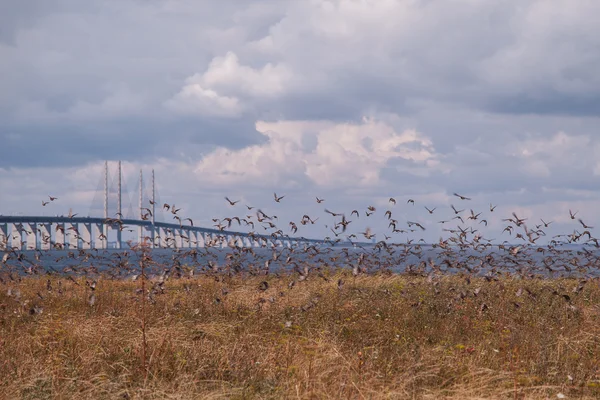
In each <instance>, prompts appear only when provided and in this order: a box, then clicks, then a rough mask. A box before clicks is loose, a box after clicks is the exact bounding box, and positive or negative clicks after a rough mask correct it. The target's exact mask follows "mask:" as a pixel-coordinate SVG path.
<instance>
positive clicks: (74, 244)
mask: <svg viewBox="0 0 600 400" xmlns="http://www.w3.org/2000/svg"><path fill="white" fill-rule="evenodd" d="M67 225H70V226H69V227H68V228H66V229H67V231H68V233H67V236H68V239H67V244H68V246H69V250H77V249H78V247H79V229H78V227H77V224H74V223H69V224H65V227H66V226H67Z"/></svg>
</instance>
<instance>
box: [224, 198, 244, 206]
mask: <svg viewBox="0 0 600 400" xmlns="http://www.w3.org/2000/svg"><path fill="white" fill-rule="evenodd" d="M225 200H227V202H228V203H229V205H230V206H235V205H236V204H237V203H239V202H240V201H239V200H236V201H231V200H229V197H227V196H225Z"/></svg>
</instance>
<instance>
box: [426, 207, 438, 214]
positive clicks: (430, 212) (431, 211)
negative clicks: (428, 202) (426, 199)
mask: <svg viewBox="0 0 600 400" xmlns="http://www.w3.org/2000/svg"><path fill="white" fill-rule="evenodd" d="M436 208H437V207H433V208H432V209H431V210H430V209H429V208H427V206H425V209H426V210H427V211H428V212H429V214H433V212H434V211H435V209H436Z"/></svg>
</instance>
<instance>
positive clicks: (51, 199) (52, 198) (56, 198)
mask: <svg viewBox="0 0 600 400" xmlns="http://www.w3.org/2000/svg"><path fill="white" fill-rule="evenodd" d="M48 198H49V199H50V201H54V200H58V197H52V196H48Z"/></svg>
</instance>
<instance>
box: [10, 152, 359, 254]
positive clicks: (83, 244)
mask: <svg viewBox="0 0 600 400" xmlns="http://www.w3.org/2000/svg"><path fill="white" fill-rule="evenodd" d="M104 172H105V173H104V217H103V218H100V217H79V216H54V217H47V216H3V215H0V250H11V249H12V250H79V249H108V248H109V244H110V242H109V234H110V232H113V233H116V235H114V236H116V242H115V246H114V248H116V249H120V248H122V247H123V240H122V232H123V231H124V230H130V231H134V230H137V231H138V238H137V241H138V243H142V242H144V243H147V244H148V245H149V246H150V247H151V248H193V247H210V246H217V247H226V246H227V247H280V246H286V247H291V246H292V245H298V244H317V245H318V244H326V243H330V244H332V243H333V242H328V241H325V240H317V239H307V238H303V237H291V236H288V235H281V234H276V233H272V234H270V235H264V234H256V233H254V232H235V231H229V230H222V229H213V228H203V227H198V226H193V225H191V224H190V225H184V224H183V223H181V224H173V223H165V222H158V221H156V220H155V215H156V212H155V211H156V210H155V203H156V201H155V185H154V171H152V199H151V200H150V202H149V203H150V208H147V207H143V204H142V183H143V176H142V171H140V181H139V184H140V197H139V212H140V214H139V217H140V219H139V220H138V219H131V218H129V219H127V218H122V213H121V162H120V161H119V164H118V196H117V212H116V214H115V215H116V218H111V217H109V215H108V191H109V189H108V163H107V162H106V163H105V165H104ZM347 244H349V245H352V244H351V243H347Z"/></svg>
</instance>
